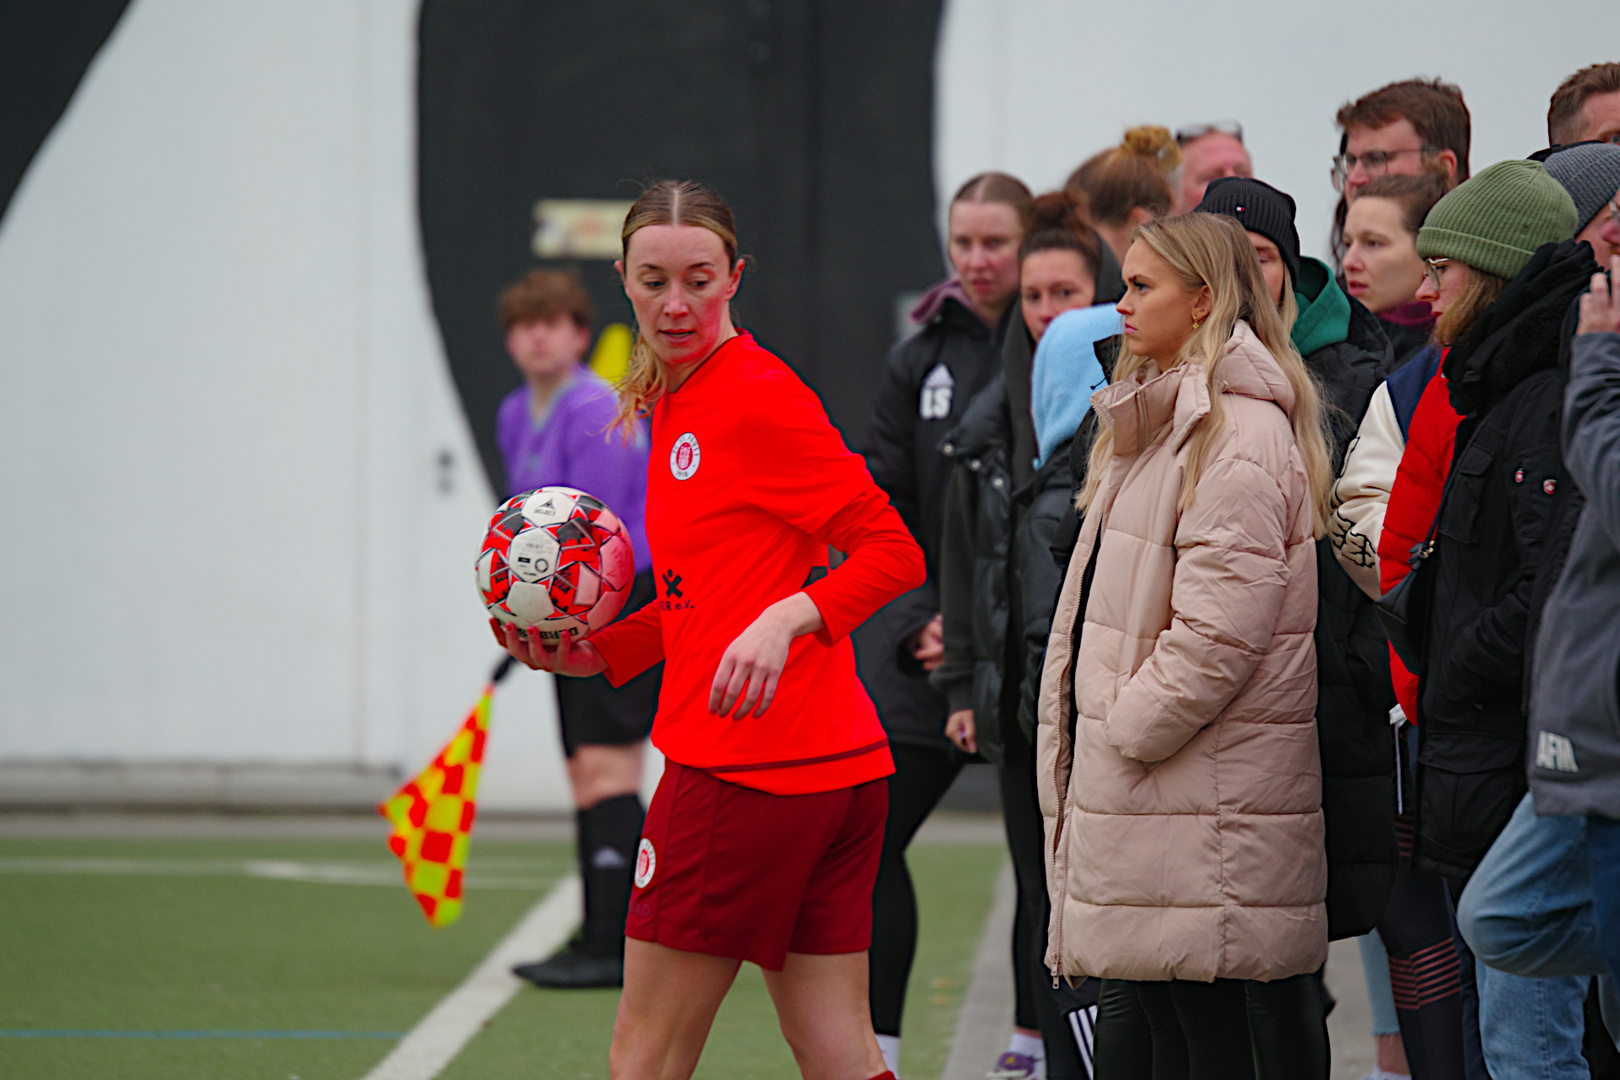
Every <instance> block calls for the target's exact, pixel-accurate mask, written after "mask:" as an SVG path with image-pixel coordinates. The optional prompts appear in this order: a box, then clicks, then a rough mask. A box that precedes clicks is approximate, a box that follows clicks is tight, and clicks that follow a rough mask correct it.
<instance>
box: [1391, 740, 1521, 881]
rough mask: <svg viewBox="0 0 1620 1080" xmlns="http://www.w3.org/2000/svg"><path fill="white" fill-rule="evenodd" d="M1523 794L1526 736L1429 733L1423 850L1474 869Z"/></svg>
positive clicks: (1421, 796)
mask: <svg viewBox="0 0 1620 1080" xmlns="http://www.w3.org/2000/svg"><path fill="white" fill-rule="evenodd" d="M1524 792H1525V771H1524V742H1523V741H1522V740H1520V739H1505V738H1500V737H1495V736H1490V735H1476V734H1467V733H1458V732H1425V733H1424V735H1423V740H1422V746H1421V748H1420V749H1419V750H1418V797H1417V803H1418V806H1417V817H1418V821H1417V828H1418V847H1419V850H1420V852H1421V854H1422V855H1423V856H1424V857H1425V858H1427V859H1429V860H1432V861H1433V862H1435V863H1438V864H1441V865H1442V866H1446V867H1450V868H1453V869H1454V870H1460V871H1464V872H1467V871H1472V870H1473V868H1474V867H1475V866H1477V865H1479V861H1480V860H1481V859H1483V858H1484V857H1485V852H1486V851H1487V850H1489V849H1490V846H1491V842H1492V841H1494V840H1495V839H1496V837H1497V834H1498V833H1500V832H1501V831H1502V829H1503V828H1504V827H1505V826H1506V825H1507V823H1508V819H1509V818H1510V817H1512V816H1513V810H1514V808H1515V807H1516V806H1518V804H1519V799H1520V797H1521V796H1523V795H1524Z"/></svg>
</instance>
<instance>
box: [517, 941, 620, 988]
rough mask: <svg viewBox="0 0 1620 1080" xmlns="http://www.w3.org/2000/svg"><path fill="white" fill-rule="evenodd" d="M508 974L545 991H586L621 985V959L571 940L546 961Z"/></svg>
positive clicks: (615, 952) (607, 949)
mask: <svg viewBox="0 0 1620 1080" xmlns="http://www.w3.org/2000/svg"><path fill="white" fill-rule="evenodd" d="M512 974H514V975H516V976H517V977H518V978H520V979H527V980H528V981H529V982H531V983H533V984H534V985H536V986H541V987H545V988H546V989H548V990H588V989H595V988H602V987H610V988H617V987H621V986H623V985H624V956H623V954H622V953H621V952H620V951H619V949H618V948H617V947H615V946H605V947H604V946H601V945H590V944H587V943H586V942H584V941H582V940H580V939H579V938H577V937H576V938H575V939H574V940H573V941H570V942H569V943H568V944H567V946H565V947H564V948H563V950H562V951H561V952H559V953H557V954H555V955H554V956H552V957H551V958H550V959H547V960H537V961H535V962H534V963H532V964H519V965H517V966H516V967H514V968H513V969H512Z"/></svg>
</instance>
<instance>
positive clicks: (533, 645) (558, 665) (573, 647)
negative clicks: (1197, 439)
mask: <svg viewBox="0 0 1620 1080" xmlns="http://www.w3.org/2000/svg"><path fill="white" fill-rule="evenodd" d="M489 628H490V629H491V630H493V631H495V640H496V642H498V643H499V644H500V646H501V648H503V649H505V650H506V651H507V652H509V653H511V654H512V658H513V659H514V660H516V661H517V662H518V663H520V664H526V665H528V666H529V667H531V668H533V669H534V670H535V671H549V672H551V673H552V674H554V675H572V676H574V677H575V678H584V677H585V676H587V675H600V674H601V673H602V671H603V669H605V668H606V667H607V661H605V660H603V659H602V654H601V653H599V652H597V651H596V646H595V645H592V644H591V643H590V642H588V641H575V640H574V639H573V638H572V637H570V636H569V635H567V634H564V635H562V636H561V637H559V638H557V639H556V640H555V641H553V642H551V643H550V644H549V645H548V644H547V643H546V642H545V641H544V640H542V639H541V637H540V632H539V631H538V630H523V629H519V628H518V627H516V626H513V625H512V624H511V623H502V622H500V621H498V620H496V619H491V620H489Z"/></svg>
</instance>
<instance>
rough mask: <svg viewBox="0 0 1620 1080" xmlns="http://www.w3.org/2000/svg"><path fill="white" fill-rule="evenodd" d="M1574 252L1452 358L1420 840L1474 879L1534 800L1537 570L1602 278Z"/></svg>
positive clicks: (1438, 861)
mask: <svg viewBox="0 0 1620 1080" xmlns="http://www.w3.org/2000/svg"><path fill="white" fill-rule="evenodd" d="M1597 269H1598V268H1597V264H1596V263H1595V262H1594V261H1593V260H1592V252H1591V248H1590V247H1588V246H1586V245H1584V244H1576V243H1575V242H1573V241H1564V242H1563V243H1560V244H1548V245H1546V246H1544V247H1542V248H1541V249H1540V250H1539V251H1537V252H1536V254H1535V256H1534V257H1533V258H1532V259H1531V260H1530V262H1529V263H1528V264H1527V265H1526V266H1525V268H1524V269H1523V270H1522V271H1521V272H1520V273H1519V274H1518V276H1516V277H1515V278H1514V279H1513V280H1512V281H1510V282H1509V283H1508V285H1507V288H1506V289H1505V290H1503V292H1502V295H1501V296H1500V297H1498V298H1497V300H1496V302H1495V303H1494V304H1492V305H1491V306H1490V307H1489V308H1487V309H1486V311H1485V313H1484V314H1483V315H1482V316H1481V317H1480V319H1479V321H1478V322H1477V323H1476V324H1475V325H1474V326H1473V327H1472V328H1470V329H1469V331H1468V332H1467V333H1466V334H1465V335H1464V336H1463V338H1462V340H1461V341H1459V342H1458V343H1457V344H1456V345H1455V346H1453V347H1452V349H1451V351H1450V353H1449V354H1448V355H1447V356H1446V361H1445V374H1446V380H1447V385H1448V387H1449V389H1450V393H1451V404H1452V408H1454V409H1455V410H1456V411H1457V412H1458V413H1460V414H1462V416H1463V420H1462V422H1461V423H1460V424H1459V425H1458V427H1457V442H1456V449H1455V451H1454V453H1453V458H1452V465H1451V471H1450V474H1449V475H1448V477H1447V481H1446V483H1447V489H1446V492H1445V495H1444V497H1443V499H1442V501H1441V506H1440V510H1439V513H1438V517H1437V520H1438V521H1439V529H1438V543H1437V544H1436V547H1435V550H1434V553H1433V554H1432V555H1431V556H1430V558H1431V559H1432V560H1433V565H1432V566H1431V565H1428V564H1426V565H1425V566H1424V567H1423V572H1424V573H1433V574H1434V575H1435V577H1434V599H1433V606H1432V608H1431V617H1430V622H1429V631H1428V663H1427V670H1426V671H1425V673H1424V676H1423V679H1422V681H1421V683H1420V684H1419V687H1418V702H1419V711H1420V713H1421V722H1420V724H1419V728H1418V732H1419V735H1418V738H1419V742H1418V758H1417V777H1418V783H1417V843H1416V847H1415V858H1416V860H1417V862H1418V865H1419V866H1421V867H1423V868H1424V869H1428V870H1432V871H1434V872H1436V873H1439V874H1442V875H1444V876H1446V877H1447V878H1450V879H1452V880H1453V881H1458V882H1461V881H1466V880H1467V878H1468V876H1469V875H1470V874H1472V873H1473V871H1474V867H1476V866H1477V865H1478V864H1479V861H1480V859H1482V858H1483V857H1484V855H1485V852H1486V850H1487V849H1488V848H1489V847H1490V845H1491V842H1492V841H1493V840H1495V839H1496V836H1497V834H1498V833H1499V832H1501V830H1502V828H1503V826H1505V825H1506V824H1507V821H1508V818H1509V817H1510V816H1511V815H1512V813H1513V808H1514V807H1515V806H1516V805H1518V802H1519V799H1520V797H1521V796H1523V794H1524V792H1525V766H1524V744H1525V730H1526V727H1525V713H1524V708H1523V686H1522V679H1523V672H1524V652H1525V647H1526V641H1527V639H1526V633H1527V626H1528V620H1529V615H1530V606H1531V597H1532V594H1533V592H1534V591H1535V585H1536V573H1537V570H1538V569H1539V566H1540V564H1541V561H1542V558H1543V556H1544V555H1545V544H1546V541H1547V539H1548V537H1549V536H1550V534H1551V532H1552V526H1553V518H1554V515H1555V512H1556V510H1557V495H1558V492H1559V490H1560V489H1561V488H1562V487H1564V486H1565V485H1566V484H1567V482H1568V481H1567V479H1566V477H1565V473H1564V464H1563V456H1562V453H1561V450H1560V446H1559V441H1558V439H1559V423H1560V420H1561V416H1562V409H1563V385H1562V381H1563V380H1562V377H1561V374H1560V372H1559V370H1558V354H1559V338H1560V334H1561V328H1562V327H1563V326H1564V324H1565V318H1566V315H1567V313H1568V311H1569V308H1570V305H1571V304H1572V303H1573V302H1574V301H1575V298H1576V297H1578V296H1579V295H1580V294H1581V293H1582V292H1584V291H1585V289H1586V286H1587V283H1588V282H1589V281H1590V279H1591V275H1592V274H1593V273H1595V272H1597Z"/></svg>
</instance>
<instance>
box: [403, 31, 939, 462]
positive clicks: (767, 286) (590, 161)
mask: <svg viewBox="0 0 1620 1080" xmlns="http://www.w3.org/2000/svg"><path fill="white" fill-rule="evenodd" d="M940 4H941V0H889V2H886V3H882V4H851V3H827V2H822V0H698V2H689V3H683V4H667V3H653V2H649V0H599V2H597V3H592V4H565V3H558V2H554V0H553V2H547V0H482V2H480V3H477V4H466V3H455V2H450V0H424V2H423V5H422V13H421V21H420V27H419V32H420V50H421V51H420V60H419V65H420V66H419V94H420V98H419V104H418V108H419V119H420V142H419V169H420V177H419V198H420V210H421V217H422V234H423V243H424V247H425V250H426V257H427V271H428V280H429V284H430V287H431V289H432V295H433V305H434V311H435V314H436V316H437V318H438V321H439V327H440V330H441V332H442V334H443V335H444V342H445V347H446V350H447V352H448V354H449V357H450V364H451V369H452V373H453V375H454V377H455V382H456V387H457V389H458V391H459V393H460V394H461V400H462V404H463V407H464V408H465V409H466V412H467V417H468V420H469V421H470V423H471V425H472V429H473V434H474V436H475V437H476V439H477V440H478V446H479V452H480V453H481V454H482V456H483V459H484V463H485V466H486V468H487V469H488V470H489V475H490V476H491V478H492V479H493V480H494V481H495V483H496V485H497V488H500V485H501V482H502V479H503V478H502V470H501V467H500V462H499V455H498V453H497V451H496V448H495V443H494V417H495V408H496V405H497V404H498V402H499V400H500V397H501V396H502V395H503V394H505V393H506V392H507V391H509V390H510V389H511V388H512V387H514V386H516V385H517V384H518V381H519V380H518V376H517V374H516V372H515V371H514V370H513V369H512V366H511V363H510V362H509V361H508V360H507V358H506V354H505V352H504V349H503V347H502V343H501V334H500V327H499V325H498V324H497V322H496V319H495V314H494V307H495V298H496V296H497V295H498V293H499V292H500V289H501V288H502V287H503V286H504V285H505V284H507V283H508V282H509V281H511V280H513V279H515V278H516V277H518V276H519V275H521V274H522V273H523V272H524V270H526V269H527V268H528V267H530V266H533V265H535V264H536V260H535V258H534V256H533V255H532V254H531V252H530V248H529V242H530V238H531V235H532V232H533V228H534V222H533V217H532V213H533V206H534V203H535V202H536V201H537V200H539V199H541V198H597V199H626V200H628V199H633V198H634V197H635V196H636V194H637V193H638V192H639V191H640V188H641V185H642V184H643V183H644V182H646V181H648V180H651V179H656V178H661V177H676V178H681V179H696V180H701V181H702V182H704V183H706V184H708V185H709V186H711V187H713V188H715V189H716V190H717V191H719V192H720V193H721V194H722V195H724V196H725V197H726V199H727V201H728V202H730V204H731V207H732V209H733V211H734V212H735V213H736V216H737V223H738V229H739V231H740V234H741V236H740V240H741V245H742V250H743V254H744V256H745V257H746V258H747V259H748V260H749V265H748V268H747V269H746V271H745V272H744V278H743V287H742V291H741V292H740V293H739V296H738V301H737V314H738V317H739V319H740V320H741V321H742V322H743V324H744V325H746V326H747V327H748V328H749V329H750V330H752V331H753V332H754V333H755V334H756V336H758V338H759V339H760V341H761V342H762V343H763V344H764V345H766V346H767V347H768V348H771V349H773V350H775V351H776V352H778V353H779V354H780V355H781V356H782V357H783V359H785V360H787V361H788V362H789V363H791V364H792V365H793V366H794V367H795V368H796V369H797V370H798V371H799V372H800V374H802V375H803V376H804V377H805V378H806V380H807V381H809V382H810V384H811V385H812V386H814V387H815V388H816V389H817V391H818V392H820V394H821V396H822V399H823V400H824V401H825V402H826V403H827V406H828V409H829V411H830V412H831V414H832V417H833V420H834V421H835V422H836V423H837V424H838V425H839V426H840V427H841V428H842V429H843V431H844V432H845V434H846V436H847V437H848V438H849V439H850V441H851V442H852V443H855V444H856V445H858V444H859V441H860V439H861V436H862V434H863V432H864V429H865V426H866V423H867V419H868V414H869V413H870V411H871V401H872V397H873V394H874V391H875V388H876V385H877V379H878V376H879V374H880V372H881V369H882V364H883V360H884V357H885V355H886V353H887V350H888V347H889V345H890V344H891V342H892V338H893V333H894V311H895V301H896V298H897V297H898V296H899V295H900V294H901V293H903V292H908V291H914V290H918V289H922V288H926V287H927V286H928V285H930V284H932V283H933V282H934V281H935V280H936V279H937V278H938V277H939V276H940V274H941V269H942V263H941V259H940V251H939V243H938V239H937V238H936V236H935V232H934V224H933V223H934V216H935V215H934V191H933V173H932V152H933V149H932V147H933V136H932V115H933V64H934V46H935V40H936V37H937V33H938V25H939V15H940ZM575 265H577V266H578V268H579V269H580V270H581V272H582V273H583V275H584V277H585V281H586V284H587V285H588V286H589V288H590V290H591V294H592V298H593V300H594V301H595V303H596V305H597V308H598V319H599V322H603V323H605V322H609V321H625V322H628V321H629V309H628V305H627V304H626V303H625V300H624V295H623V293H622V291H621V290H620V288H619V285H618V280H617V278H616V277H615V276H614V274H613V270H612V267H611V265H610V264H608V263H607V262H586V263H583V264H575Z"/></svg>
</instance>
